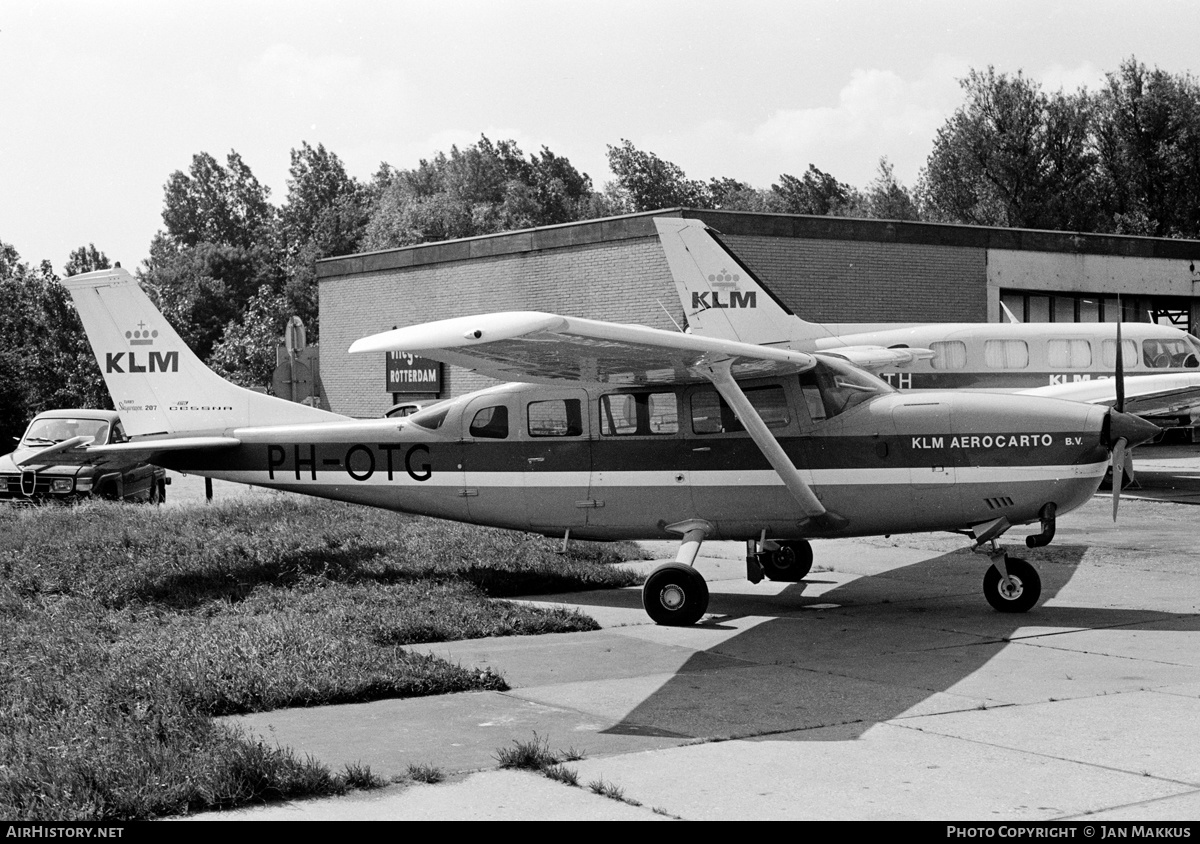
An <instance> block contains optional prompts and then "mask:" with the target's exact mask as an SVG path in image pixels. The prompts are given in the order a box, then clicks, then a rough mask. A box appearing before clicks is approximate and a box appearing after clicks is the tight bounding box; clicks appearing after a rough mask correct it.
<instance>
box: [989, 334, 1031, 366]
mask: <svg viewBox="0 0 1200 844" xmlns="http://www.w3.org/2000/svg"><path fill="white" fill-rule="evenodd" d="M983 364H984V366H986V367H987V368H988V369H1024V368H1026V367H1027V366H1029V344H1027V343H1026V342H1025V341H1024V340H985V341H984V344H983Z"/></svg>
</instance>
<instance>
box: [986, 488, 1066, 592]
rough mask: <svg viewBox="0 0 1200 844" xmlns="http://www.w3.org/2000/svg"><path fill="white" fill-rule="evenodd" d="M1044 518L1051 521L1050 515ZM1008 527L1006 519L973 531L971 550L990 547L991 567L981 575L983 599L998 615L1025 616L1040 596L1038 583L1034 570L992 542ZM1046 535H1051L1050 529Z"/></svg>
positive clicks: (1040, 582)
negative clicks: (973, 537) (1020, 614)
mask: <svg viewBox="0 0 1200 844" xmlns="http://www.w3.org/2000/svg"><path fill="white" fill-rule="evenodd" d="M1044 515H1045V514H1044ZM1048 515H1049V518H1050V519H1053V517H1054V513H1053V511H1050V513H1049V514H1048ZM1009 527H1010V525H1009V523H1008V519H1005V518H1000V519H997V520H996V521H994V522H990V523H988V524H986V525H980V526H979V527H977V528H975V531H974V532H975V548H974V549H973V550H975V551H979V550H981V549H982V547H983V546H984V545H985V544H987V545H990V546H991V550H989V551H988V552H987V555H988V557H989V558H991V561H992V564H991V565H990V566H988V570H987V571H986V572H984V575H983V596H984V597H985V598H987V602H988V603H989V604H991V605H992V608H993V609H995V610H996V611H998V612H1028V611H1029V610H1031V609H1033V606H1034V604H1036V603H1037V600H1038V598H1040V597H1041V595H1042V579H1041V578H1040V577H1039V576H1038V573H1037V569H1035V568H1034V567H1033V566H1031V565H1029V563H1028V562H1026V561H1025V560H1022V559H1021V558H1020V557H1010V556H1008V554H1006V553H1005V552H1004V549H1003V548H1001V547H1000V546H999V545H997V544H996V540H997V539H998V538H999V537H1000V535H1001V534H1002V533H1004V532H1005V531H1006V530H1008V528H1009ZM1050 534H1051V536H1052V535H1053V528H1051V529H1050ZM1048 541H1049V540H1048V539H1047V542H1048Z"/></svg>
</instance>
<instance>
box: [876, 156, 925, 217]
mask: <svg viewBox="0 0 1200 844" xmlns="http://www.w3.org/2000/svg"><path fill="white" fill-rule="evenodd" d="M864 202H865V209H866V211H867V213H868V214H869V215H870V216H872V217H875V218H877V219H880V220H919V219H921V215H920V213H919V211H918V210H917V203H916V200H915V199H914V198H913V195H912V194H911V193H910V192H909V191H908V190H906V189H905V188H904V186H903V185H901V184H900V183H899V182H898V181H897V180H896V174H895V172H894V171H893V169H892V164H891V162H890V161H888V160H887V158H886V157H885V158H881V159H879V175H877V176H876V177H875V180H874V181H872V182H871V184H869V185H868V186H867V190H866V194H865V196H864Z"/></svg>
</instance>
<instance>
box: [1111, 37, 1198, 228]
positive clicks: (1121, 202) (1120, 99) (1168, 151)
mask: <svg viewBox="0 0 1200 844" xmlns="http://www.w3.org/2000/svg"><path fill="white" fill-rule="evenodd" d="M1096 148H1097V151H1098V157H1099V169H1100V175H1101V181H1102V190H1101V196H1103V198H1104V199H1103V209H1104V214H1105V216H1106V217H1107V219H1108V220H1109V221H1111V225H1112V227H1113V228H1114V229H1115V230H1116V231H1118V232H1126V233H1130V234H1146V235H1157V236H1166V237H1196V236H1197V235H1200V85H1197V82H1196V80H1195V79H1194V78H1193V77H1191V76H1190V75H1186V74H1185V75H1183V76H1178V77H1176V76H1171V75H1170V74H1168V73H1166V72H1165V71H1162V70H1159V69H1157V68H1155V69H1154V70H1153V71H1151V70H1147V68H1146V66H1145V65H1143V64H1140V63H1139V62H1138V61H1137V60H1136V59H1134V58H1130V59H1128V60H1127V61H1125V62H1123V63H1122V64H1121V68H1120V70H1119V71H1117V72H1116V73H1110V74H1108V84H1107V85H1106V86H1105V88H1104V89H1103V90H1102V91H1101V93H1100V96H1099V103H1098V115H1097V128H1096Z"/></svg>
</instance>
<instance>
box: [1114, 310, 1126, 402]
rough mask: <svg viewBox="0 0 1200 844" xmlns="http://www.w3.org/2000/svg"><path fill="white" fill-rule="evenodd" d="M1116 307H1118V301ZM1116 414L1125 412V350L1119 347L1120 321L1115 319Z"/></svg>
mask: <svg viewBox="0 0 1200 844" xmlns="http://www.w3.org/2000/svg"><path fill="white" fill-rule="evenodd" d="M1117 307H1120V300H1118V304H1117ZM1116 376H1117V404H1116V410H1117V413H1124V412H1125V350H1124V348H1123V347H1122V345H1121V319H1120V317H1119V316H1118V318H1117V372H1116Z"/></svg>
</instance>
